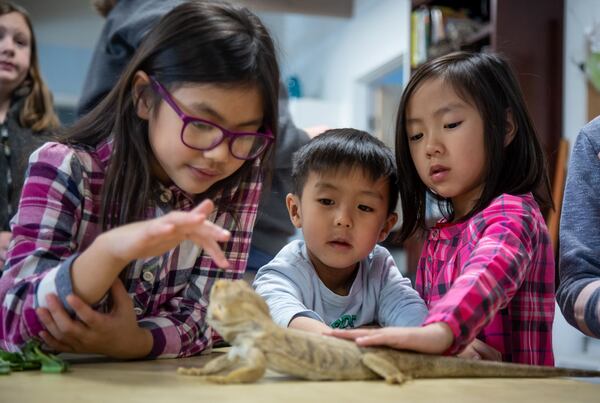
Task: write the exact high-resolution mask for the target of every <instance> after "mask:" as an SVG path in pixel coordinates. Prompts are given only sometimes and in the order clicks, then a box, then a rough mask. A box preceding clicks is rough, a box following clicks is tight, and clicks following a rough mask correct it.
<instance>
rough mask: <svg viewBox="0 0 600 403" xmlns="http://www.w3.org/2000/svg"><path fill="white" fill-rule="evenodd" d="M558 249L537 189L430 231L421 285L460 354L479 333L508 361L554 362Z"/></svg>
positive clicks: (499, 199) (431, 317) (498, 200)
mask: <svg viewBox="0 0 600 403" xmlns="http://www.w3.org/2000/svg"><path fill="white" fill-rule="evenodd" d="M554 275H555V273H554V253H553V252H552V246H551V244H550V239H549V235H548V230H547V228H546V224H545V223H544V220H543V217H542V215H541V213H540V211H539V208H538V205H537V203H536V202H535V200H534V198H533V196H532V195H531V194H525V195H520V196H512V195H508V194H503V195H501V196H499V197H497V198H496V199H494V200H493V201H492V203H491V204H490V205H489V206H488V207H487V208H485V209H484V210H482V211H481V212H479V213H477V214H476V215H474V216H473V217H471V218H470V219H469V220H467V221H465V222H461V223H457V224H449V223H444V222H440V223H438V225H436V226H435V227H434V228H432V229H431V230H430V231H429V233H428V238H427V241H426V243H425V245H424V247H423V252H422V254H421V258H420V260H419V266H418V271H417V279H416V289H417V291H418V292H419V294H420V295H421V296H422V297H423V299H424V300H425V302H426V304H427V306H428V307H429V309H430V312H429V316H428V317H427V318H426V319H425V321H424V322H423V325H427V324H430V323H435V322H444V323H446V324H448V325H449V326H450V329H451V330H452V333H453V334H454V337H455V340H454V343H453V345H452V346H451V347H450V348H449V350H448V351H447V352H446V353H447V354H455V353H458V352H459V351H460V350H462V349H463V348H464V347H465V346H466V345H467V344H468V343H470V342H471V341H473V340H474V339H475V337H477V338H478V339H480V340H482V341H483V342H485V343H487V344H489V345H490V346H492V347H494V348H495V349H497V350H499V351H500V353H502V359H503V360H504V361H512V362H519V363H525V364H538V365H553V364H554V356H553V352H552V321H553V318H554Z"/></svg>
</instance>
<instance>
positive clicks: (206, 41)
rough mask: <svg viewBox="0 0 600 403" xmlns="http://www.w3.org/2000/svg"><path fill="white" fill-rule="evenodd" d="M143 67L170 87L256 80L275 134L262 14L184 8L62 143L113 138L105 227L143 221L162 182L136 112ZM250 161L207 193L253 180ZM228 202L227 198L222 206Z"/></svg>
mask: <svg viewBox="0 0 600 403" xmlns="http://www.w3.org/2000/svg"><path fill="white" fill-rule="evenodd" d="M138 71H144V72H145V73H146V74H148V75H152V76H154V77H156V78H157V80H158V81H159V82H161V83H162V84H163V85H165V87H166V88H167V89H169V90H173V89H175V88H176V87H177V86H180V85H182V84H184V83H204V84H214V85H222V86H238V85H256V86H258V88H259V90H260V91H261V93H262V98H263V103H264V105H263V110H264V121H263V126H264V127H263V129H266V128H268V129H270V130H271V131H272V132H273V133H274V134H275V135H276V132H277V118H278V116H277V104H278V86H279V67H278V64H277V59H276V55H275V49H274V46H273V42H272V39H271V37H270V36H269V33H268V32H267V30H266V28H265V27H264V26H263V24H262V23H261V22H260V20H259V19H258V17H256V16H255V15H254V14H252V13H251V12H250V11H249V10H247V9H246V8H244V7H239V6H234V5H229V4H226V3H215V2H189V3H183V4H181V5H179V6H178V7H176V8H174V9H173V10H171V11H170V12H169V13H168V14H166V15H165V16H164V17H163V18H162V19H161V20H160V22H159V23H158V24H157V25H156V26H155V27H154V28H153V29H152V30H151V31H150V32H149V33H148V34H147V35H146V37H145V38H144V40H143V42H142V43H141V44H140V47H139V48H138V49H137V51H136V52H135V54H134V56H133V58H132V59H131V61H130V62H129V64H128V66H127V68H126V69H125V71H124V72H123V74H122V75H121V78H120V79H119V81H118V82H117V84H116V85H115V87H114V88H113V90H112V91H111V92H110V93H109V94H108V95H107V96H106V97H105V98H104V99H103V100H102V102H100V104H98V106H96V107H95V108H94V109H93V110H92V111H90V112H89V113H88V114H87V115H85V116H84V117H83V118H82V119H80V120H79V121H78V122H77V123H76V124H75V125H74V126H72V127H71V128H69V129H68V130H67V132H66V133H65V135H64V137H63V140H62V141H63V142H65V143H68V144H72V145H78V144H84V145H89V146H95V145H96V144H98V143H99V142H101V141H102V140H104V139H106V138H107V137H109V136H111V135H112V136H113V154H112V156H111V163H110V165H109V168H108V170H107V173H106V178H105V182H104V184H103V188H102V202H101V203H102V204H101V205H102V211H101V213H100V214H101V222H102V225H103V228H105V229H106V228H110V227H114V226H117V225H122V224H125V223H128V222H132V221H136V220H140V219H142V218H143V217H144V211H145V208H146V207H147V204H148V200H153V199H154V197H153V193H154V190H155V187H156V186H157V183H156V182H157V181H156V180H155V179H153V176H152V171H151V159H152V151H151V149H150V144H149V142H148V136H147V130H148V127H147V126H148V125H147V122H146V121H145V120H142V119H140V118H139V117H138V116H137V114H136V101H135V100H134V96H133V93H132V92H133V91H132V84H133V79H134V76H135V74H136V72H138ZM147 90H148V91H151V89H150V88H148V89H147ZM149 94H152V97H150V98H151V99H152V102H153V103H154V106H156V105H158V103H159V102H160V98H159V96H158V95H157V94H155V93H154V92H150V93H149ZM140 98H141V97H140ZM272 149H273V146H271V147H270V148H269V149H268V150H267V151H266V152H265V154H263V156H262V157H261V158H262V161H261V166H262V167H265V166H267V165H268V162H269V161H270V160H271V154H272ZM252 164H253V161H246V162H245V163H244V164H243V165H242V167H241V168H240V169H238V170H237V171H236V172H235V173H234V174H233V175H231V176H230V177H228V178H226V179H223V180H222V181H221V182H218V183H216V184H215V185H213V186H212V187H211V189H210V191H209V192H207V193H205V194H204V195H203V196H205V197H210V196H212V195H213V194H214V193H215V192H216V191H218V190H221V191H222V192H223V195H227V194H229V193H230V191H231V190H232V189H233V188H234V187H235V186H237V185H238V184H239V183H241V181H244V180H247V179H248V178H249V175H250V174H251V167H252ZM227 204H228V202H227V200H221V202H220V207H222V206H227Z"/></svg>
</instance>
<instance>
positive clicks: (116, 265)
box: [71, 233, 128, 305]
mask: <svg viewBox="0 0 600 403" xmlns="http://www.w3.org/2000/svg"><path fill="white" fill-rule="evenodd" d="M107 234H108V233H104V234H101V235H100V236H98V237H97V238H96V239H95V240H94V242H92V244H91V245H90V246H89V247H88V248H87V249H86V250H85V251H84V252H83V253H82V254H81V255H79V257H77V259H75V261H74V262H73V266H72V267H71V282H72V285H73V292H74V293H75V294H76V295H77V296H79V297H80V298H81V299H83V300H84V301H85V302H86V303H88V304H90V305H93V304H95V303H97V302H98V301H100V300H101V299H102V297H103V296H104V295H105V294H106V292H107V291H108V290H109V289H110V287H111V285H112V284H113V283H114V281H115V279H116V278H117V276H118V275H119V273H120V272H121V270H123V268H124V267H125V265H126V264H127V263H128V262H124V261H122V260H120V259H118V258H116V257H115V256H113V255H112V254H111V253H110V248H109V247H108V246H109V245H108V242H110V238H109V236H107Z"/></svg>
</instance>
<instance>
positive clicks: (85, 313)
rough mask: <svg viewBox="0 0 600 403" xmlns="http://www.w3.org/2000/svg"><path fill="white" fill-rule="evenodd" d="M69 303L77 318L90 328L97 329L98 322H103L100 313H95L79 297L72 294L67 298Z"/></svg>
mask: <svg viewBox="0 0 600 403" xmlns="http://www.w3.org/2000/svg"><path fill="white" fill-rule="evenodd" d="M67 302H68V303H69V305H71V308H73V310H74V311H75V314H76V315H77V318H79V320H81V321H82V322H83V323H85V324H86V325H87V326H88V327H92V328H93V327H96V326H97V325H98V322H99V321H100V320H102V318H101V317H100V315H98V312H96V311H94V310H93V309H92V308H91V307H90V306H89V305H88V304H86V303H85V302H83V301H82V300H81V298H79V297H78V296H77V295H74V294H71V295H68V296H67Z"/></svg>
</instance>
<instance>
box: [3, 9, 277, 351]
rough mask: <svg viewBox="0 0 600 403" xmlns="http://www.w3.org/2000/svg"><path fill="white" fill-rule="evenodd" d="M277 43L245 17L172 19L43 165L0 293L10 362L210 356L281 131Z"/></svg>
mask: <svg viewBox="0 0 600 403" xmlns="http://www.w3.org/2000/svg"><path fill="white" fill-rule="evenodd" d="M278 83H279V69H278V65H277V61H276V56H275V50H274V47H273V43H272V40H271V38H270V36H269V34H268V32H267V31H266V29H265V28H264V26H263V25H262V23H261V22H260V20H259V19H258V18H257V17H256V16H255V15H253V14H252V13H250V12H249V11H248V10H247V9H245V8H242V7H238V6H232V5H227V4H218V3H211V2H190V3H184V4H182V5H180V6H178V7H176V8H174V9H173V10H172V11H171V12H170V13H168V14H167V15H165V17H163V19H162V20H161V21H160V23H159V24H158V25H157V26H156V27H155V28H154V29H153V30H152V31H151V32H150V33H149V34H148V35H147V36H146V37H145V40H144V41H143V42H142V44H141V45H140V47H139V48H138V49H137V51H136V53H135V55H134V57H133V59H132V60H131V61H130V63H129V65H128V67H127V68H126V70H125V71H124V73H123V75H122V76H121V78H120V79H119V81H118V82H117V84H116V85H115V87H114V88H113V89H112V91H111V92H110V93H109V95H108V96H107V97H106V98H105V99H104V100H103V101H102V102H101V103H100V104H99V105H98V106H97V107H95V108H94V109H93V110H91V111H90V112H89V113H88V114H87V115H85V116H84V117H83V118H82V119H81V120H80V121H79V122H77V123H76V124H75V125H74V126H73V127H71V128H69V129H68V130H67V131H66V132H65V133H64V136H63V137H62V138H61V141H60V142H56V143H47V144H46V145H44V146H43V147H41V148H39V149H38V150H37V151H36V152H35V153H34V154H33V155H32V157H31V159H30V162H29V172H28V176H27V178H26V181H25V184H24V187H23V192H22V197H21V200H20V203H19V209H18V212H17V214H16V216H15V218H14V219H13V222H12V230H13V240H12V242H11V245H10V248H9V251H8V255H7V265H6V266H5V269H4V272H3V273H2V277H1V278H0V300H1V301H2V306H1V309H0V322H1V326H0V348H3V349H8V350H13V351H14V350H17V349H18V348H19V347H20V346H21V345H22V344H24V343H25V342H26V341H28V340H30V339H33V338H39V339H40V340H41V341H43V342H44V343H45V344H46V346H48V347H49V348H50V349H52V350H55V351H61V352H75V353H97V354H104V355H107V356H111V357H116V358H143V357H178V356H189V355H192V354H196V353H199V352H201V351H203V350H204V349H206V348H209V347H210V346H212V344H213V342H214V341H215V340H218V335H216V334H215V333H214V331H213V330H212V329H211V328H210V327H208V325H207V324H206V321H205V313H206V306H207V304H208V292H209V290H210V288H211V286H212V284H213V282H214V280H215V279H216V278H219V277H225V278H232V279H237V278H240V277H241V276H242V274H243V272H244V269H245V267H246V260H247V256H248V250H249V246H250V238H251V236H252V227H253V225H254V220H255V218H256V211H257V205H258V200H259V194H260V189H261V184H262V180H263V177H264V175H265V169H266V167H267V166H268V162H269V161H270V157H271V148H272V145H273V143H274V141H275V135H276V133H275V131H276V129H277V124H276V122H277V103H278Z"/></svg>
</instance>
